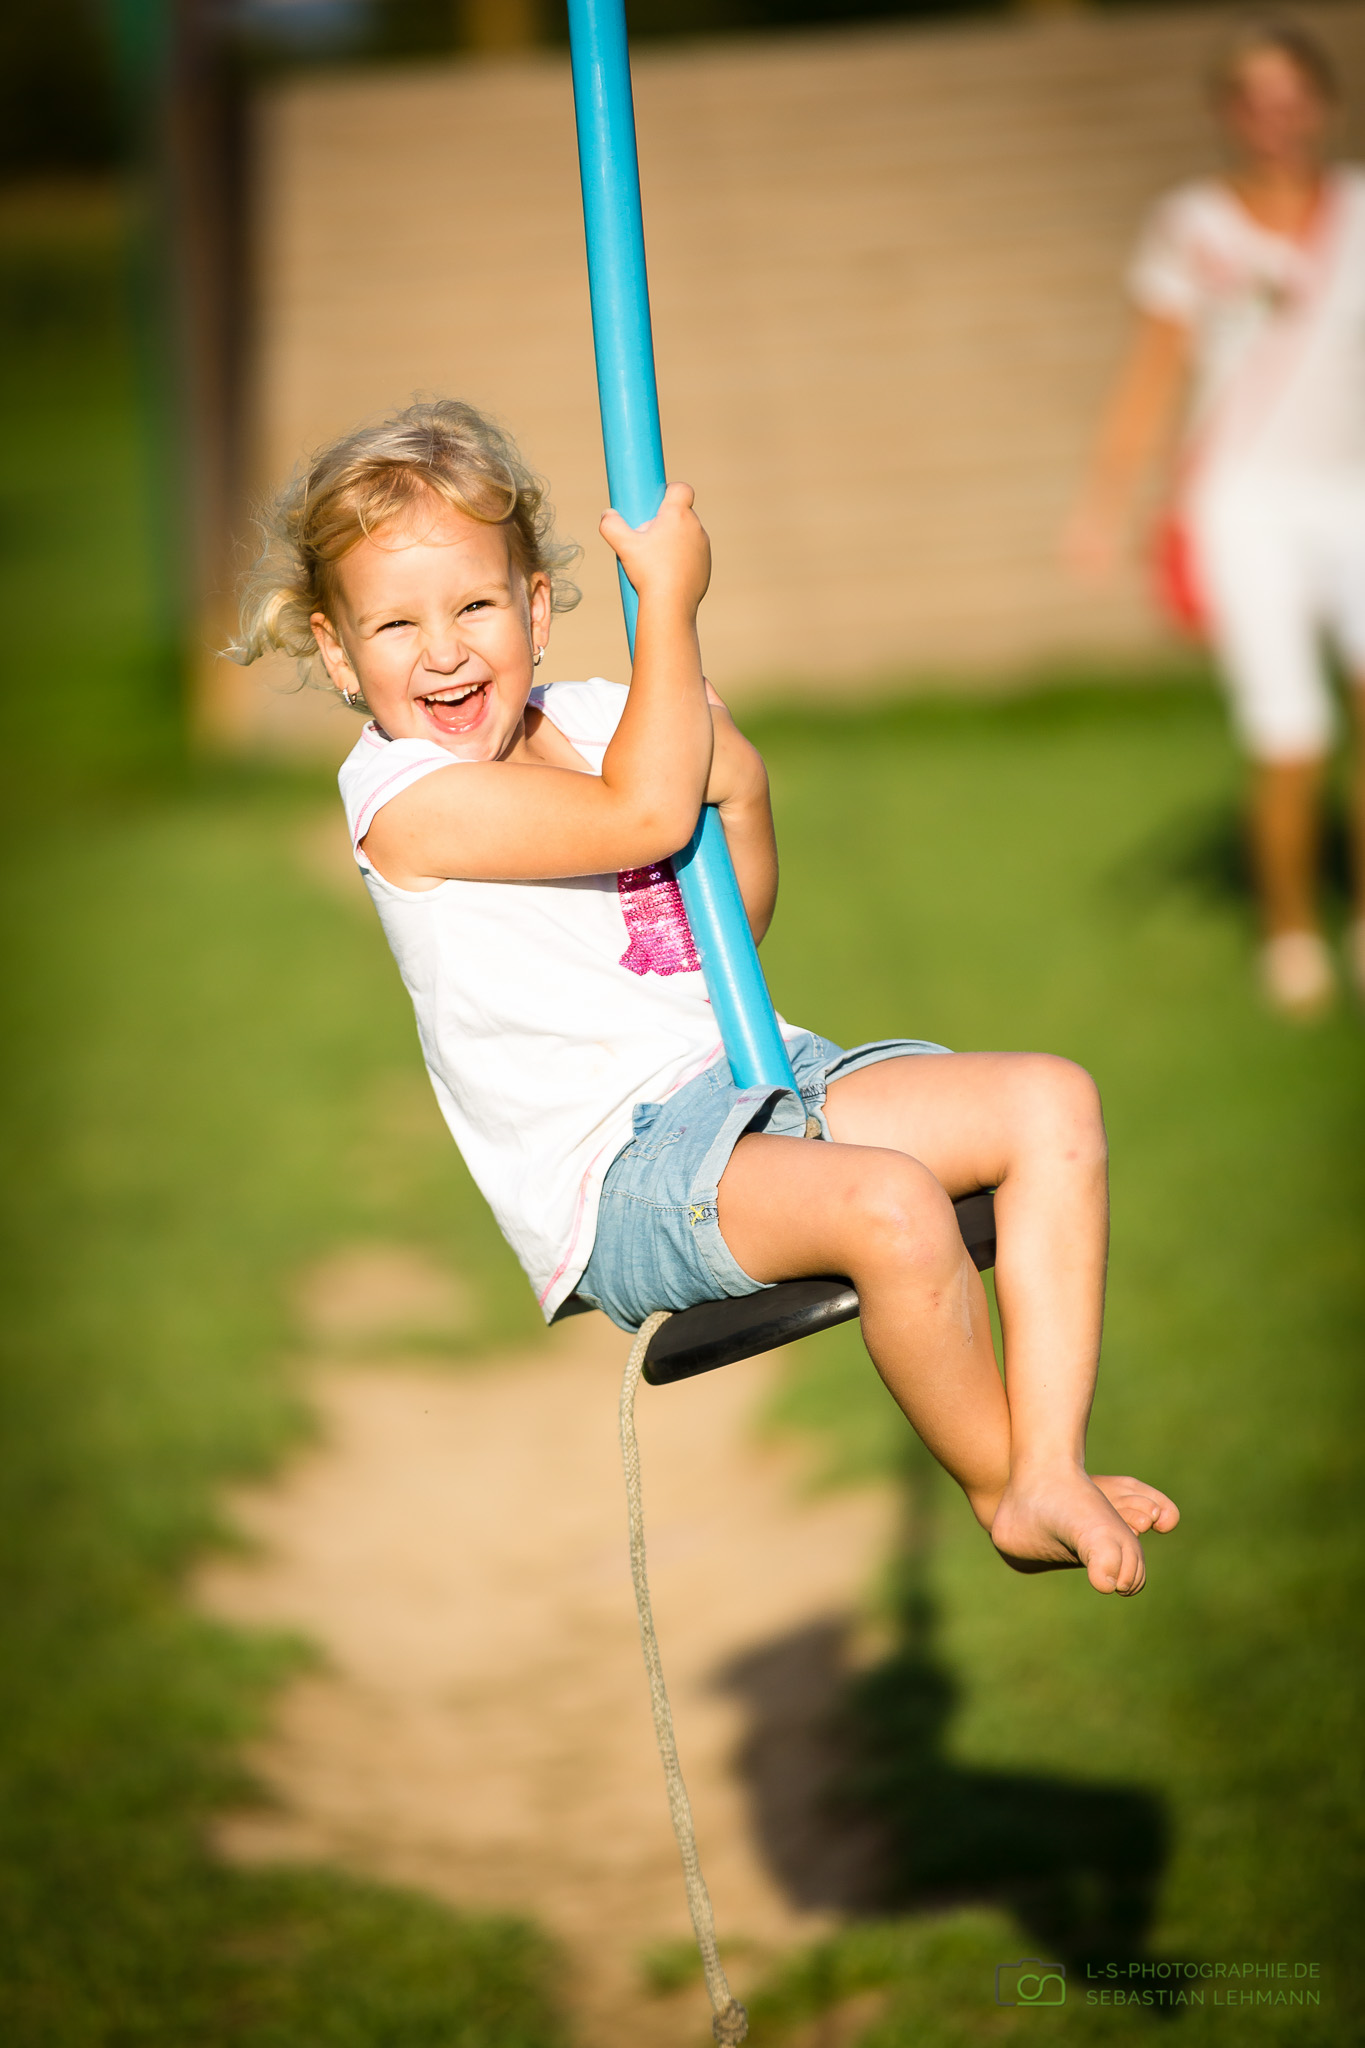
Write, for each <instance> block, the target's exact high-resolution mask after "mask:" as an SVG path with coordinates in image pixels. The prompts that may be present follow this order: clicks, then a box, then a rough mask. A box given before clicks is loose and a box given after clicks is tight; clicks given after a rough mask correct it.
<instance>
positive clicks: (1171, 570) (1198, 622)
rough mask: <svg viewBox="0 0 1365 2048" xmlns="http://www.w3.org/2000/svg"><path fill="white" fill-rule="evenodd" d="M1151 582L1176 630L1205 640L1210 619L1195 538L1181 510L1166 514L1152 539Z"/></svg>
mask: <svg viewBox="0 0 1365 2048" xmlns="http://www.w3.org/2000/svg"><path fill="white" fill-rule="evenodd" d="M1152 580H1153V582H1154V583H1155V585H1156V596H1157V602H1158V603H1159V604H1160V606H1161V609H1162V611H1163V612H1164V613H1165V614H1166V617H1167V618H1168V619H1169V620H1170V621H1171V624H1172V625H1173V626H1177V627H1179V629H1180V631H1181V632H1182V633H1186V634H1188V635H1189V637H1190V638H1191V639H1193V640H1202V639H1203V638H1204V637H1205V634H1206V633H1207V630H1208V623H1209V615H1208V610H1207V608H1206V606H1205V603H1204V593H1203V591H1202V590H1201V589H1200V585H1199V564H1198V561H1197V559H1196V556H1195V549H1194V538H1193V535H1192V534H1191V532H1190V529H1189V526H1188V525H1187V524H1186V522H1185V519H1184V518H1183V516H1182V515H1181V513H1180V511H1179V509H1178V508H1176V509H1173V510H1171V511H1169V512H1167V513H1166V514H1165V515H1164V517H1163V518H1162V519H1161V520H1160V521H1159V522H1158V525H1157V528H1156V531H1155V533H1154V534H1153V535H1152Z"/></svg>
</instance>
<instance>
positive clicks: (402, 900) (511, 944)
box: [338, 676, 794, 1321]
mask: <svg viewBox="0 0 1365 2048" xmlns="http://www.w3.org/2000/svg"><path fill="white" fill-rule="evenodd" d="M626 694H627V693H626V690H625V688H624V686H623V685H621V684H620V683H609V682H606V681H604V680H603V679H602V678H601V677H600V676H598V677H594V678H593V679H592V680H591V681H589V682H584V683H551V684H549V685H547V686H543V687H540V688H537V689H535V690H533V691H532V693H531V700H530V701H531V703H532V704H533V705H536V706H538V707H539V708H540V709H541V710H542V711H543V712H544V714H545V716H546V717H547V718H549V719H550V720H551V722H552V723H553V724H554V725H555V726H557V727H558V729H559V730H560V732H562V733H563V734H564V737H565V738H566V739H567V740H568V741H569V742H570V744H571V745H572V746H573V747H574V749H575V750H576V751H577V752H578V753H579V754H581V755H582V757H583V759H584V761H585V762H586V763H587V765H588V767H589V768H591V769H592V771H593V772H594V773H595V774H600V773H601V770H602V756H603V754H604V753H605V752H606V748H607V743H608V741H609V740H610V739H611V736H612V734H613V733H614V732H615V730H616V727H617V724H618V722H619V720H620V717H621V713H622V711H623V710H624V708H625V702H626ZM460 765H461V764H460V763H459V762H458V761H457V760H456V759H455V758H454V756H453V755H451V754H448V753H447V752H446V751H445V749H444V748H443V747H440V746H438V745H437V744H436V742H435V741H434V740H416V739H399V740H393V739H389V738H388V737H387V736H386V735H385V734H384V733H383V732H382V731H380V730H379V728H378V727H377V726H375V725H374V724H369V725H367V726H366V727H365V729H364V731H363V732H362V733H361V735H360V738H359V740H358V741H357V743H356V745H355V747H354V748H353V750H352V752H351V753H350V754H349V755H348V757H347V759H346V761H345V762H344V763H343V765H342V768H341V772H340V775H339V776H338V781H339V783H340V786H341V796H342V801H343V803H344V804H345V806H346V818H347V822H348V824H349V826H350V829H351V844H352V846H353V847H354V849H355V856H356V860H357V861H358V862H359V864H360V869H361V873H362V874H363V876H364V878H365V886H366V888H367V889H368V890H369V892H370V896H371V898H372V899H373V902H374V906H375V908H376V910H377V911H378V912H379V919H380V922H381V924H382V925H383V927H384V932H385V936H386V937H387V939H388V942H389V945H390V946H391V947H392V949H393V956H394V959H395V960H396V961H397V962H398V969H399V972H400V973H401V975H402V977H403V981H404V984H405V985H406V987H407V991H408V994H409V995H410V996H411V997H412V1006H413V1009H414V1010H415V1012H416V1014H417V1035H418V1037H419V1039H420V1041H421V1046H422V1056H423V1058H424V1059H425V1061H426V1067H427V1072H428V1074H430V1076H431V1085H432V1087H433V1088H434V1089H435V1091H436V1100H437V1102H438V1103H439V1104H440V1107H441V1113H442V1115H443V1116H444V1117H445V1120H446V1122H447V1124H448V1125H449V1126H450V1131H451V1135H452V1137H453V1138H454V1140H455V1143H456V1144H457V1145H458V1146H459V1148H460V1152H461V1154H462V1155H463V1158H464V1161H465V1164H466V1165H467V1166H468V1168H469V1171H470V1173H471V1174H472V1175H473V1177H474V1179H475V1181H476V1182H477V1184H478V1186H479V1189H480V1190H481V1192H482V1194H483V1196H484V1198H485V1200H486V1201H487V1202H488V1205H489V1207H490V1208H491V1209H492V1211H493V1214H494V1216H495V1217H496V1218H497V1222H498V1225H499V1228H500V1229H501V1230H502V1233H503V1235H504V1236H505V1237H506V1239H507V1241H508V1243H509V1244H510V1245H511V1247H512V1249H513V1251H514V1252H515V1253H516V1255H517V1257H518V1258H519V1259H520V1261H521V1263H522V1265H523V1266H524V1268H525V1269H526V1273H527V1276H528V1278H529V1279H530V1282H531V1285H532V1286H533V1287H534V1289H535V1291H536V1296H537V1299H538V1300H539V1302H540V1305H541V1308H542V1309H543V1310H544V1313H545V1316H546V1320H547V1321H548V1320H549V1318H550V1317H551V1316H552V1315H553V1314H554V1312H555V1310H556V1309H557V1308H558V1307H559V1306H560V1305H561V1303H562V1302H563V1301H564V1300H565V1299H566V1298H567V1296H569V1295H570V1294H572V1292H573V1290H574V1287H575V1285H576V1284H577V1282H578V1279H579V1276H580V1274H581V1273H582V1271H583V1268H584V1267H585V1266H586V1264H587V1262H588V1258H589V1256H590V1254H591V1251H592V1244H593V1236H594V1232H595V1229H596V1223H597V1205H598V1201H599V1198H600V1196H601V1192H602V1182H603V1179H604V1178H605V1175H606V1172H607V1168H608V1167H609V1166H610V1165H611V1162H612V1160H613V1159H614V1158H615V1157H616V1154H617V1153H618V1152H619V1151H620V1150H621V1147H622V1146H623V1145H626V1144H628V1143H629V1142H630V1137H631V1131H632V1112H633V1110H634V1107H635V1105H636V1103H638V1102H659V1101H662V1100H663V1098H664V1097H665V1096H667V1095H669V1094H671V1093H672V1092H673V1090H674V1089H676V1088H679V1087H681V1086H682V1084H683V1083H684V1082H685V1081H690V1080H691V1079H692V1078H693V1076H694V1075H696V1074H699V1073H701V1072H702V1071H703V1069H704V1068H706V1067H708V1066H709V1065H710V1064H711V1062H712V1061H713V1060H714V1059H716V1058H717V1056H718V1055H719V1054H720V1052H721V1043H720V1034H719V1032H718V1031H717V1029H716V1023H715V1018H714V1016H713V1014H712V1011H711V1005H710V1002H709V1001H708V999H707V995H706V985H705V983H704V981H703V979H702V975H701V969H700V966H699V963H698V960H697V956H696V952H695V950H694V948H693V944H692V936H691V933H690V932H689V930H688V927H687V920H686V916H685V914H684V912H683V907H682V898H681V896H680V895H679V892H678V885H677V882H676V881H675V880H674V879H673V871H672V868H671V867H670V865H669V863H668V862H667V861H664V862H661V863H659V864H657V865H656V866H654V867H650V868H637V869H633V870H630V871H628V872H626V873H624V874H614V875H578V876H573V877H571V878H569V879H568V880H565V881H554V882H469V881H446V882H442V883H441V884H440V885H439V887H437V888H435V889H426V890H414V889H399V888H395V886H394V885H393V883H392V882H388V881H386V880H385V879H384V877H383V876H382V875H380V874H378V873H377V872H376V870H375V869H374V868H373V867H372V866H371V865H370V863H369V862H368V861H367V860H366V858H365V854H364V851H363V849H362V848H361V845H360V841H361V840H362V839H363V838H364V837H365V835H366V833H367V832H368V831H369V829H370V826H371V825H372V824H373V822H374V818H375V814H376V812H377V811H379V810H380V809H381V808H382V806H383V805H384V804H386V803H390V802H391V801H392V800H393V798H394V797H396V796H398V795H399V794H400V793H401V792H402V791H403V790H405V789H410V788H411V787H412V785H413V783H415V782H418V781H420V780H421V778H422V776H424V775H431V774H434V773H435V772H436V770H437V769H441V768H452V767H456V768H457V767H459V766H460ZM782 1028H783V1030H784V1032H786V1033H787V1034H788V1035H794V1027H793V1026H791V1025H786V1024H784V1025H783V1027H782Z"/></svg>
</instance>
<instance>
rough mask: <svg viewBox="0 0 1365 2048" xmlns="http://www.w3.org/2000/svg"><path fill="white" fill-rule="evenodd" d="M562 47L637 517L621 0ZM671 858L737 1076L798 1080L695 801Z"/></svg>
mask: <svg viewBox="0 0 1365 2048" xmlns="http://www.w3.org/2000/svg"><path fill="white" fill-rule="evenodd" d="M569 47H570V50H571V52H572V57H573V89H574V110H575V113H576V116H577V121H578V167H579V173H580V176H581V178H582V181H583V226H584V232H585V235H586V238H587V244H588V283H589V288H590V290H591V295H592V333H593V344H594V347H595V350H596V354H597V395H598V400H599V403H600V405H601V410H602V441H603V446H604V447H605V450H606V457H607V488H608V490H609V491H610V493H611V502H612V504H613V505H614V506H615V507H616V510H617V511H618V512H619V513H620V514H621V516H622V518H624V519H627V520H629V522H630V524H631V525H632V526H642V525H643V524H644V522H645V520H646V519H652V518H653V517H654V514H655V513H656V512H657V511H658V509H659V506H660V504H661V503H662V501H663V495H664V487H665V482H666V478H665V472H664V450H663V440H662V437H661V435H660V431H659V395H658V389H657V386H656V384H655V380H654V338H653V335H652V333H651V331H650V324H649V278H648V275H647V272H646V269H645V234H644V223H643V220H642V218H641V213H640V169H639V163H638V161H637V158H636V153H635V106H634V102H633V100H632V97H631V90H630V51H629V47H628V45H627V41H626V13H625V5H624V0H569ZM621 603H622V606H623V607H624V610H625V615H626V634H627V637H628V638H629V640H630V645H631V652H632V654H633V653H634V650H635V619H636V614H637V611H638V609H639V606H638V601H637V599H636V595H635V592H634V590H633V589H632V588H631V586H630V583H629V581H628V580H627V578H626V575H625V573H624V571H622V573H621ZM673 865H674V869H675V872H676V873H677V877H678V886H679V888H680V889H681V890H682V898H683V903H684V905H685V907H686V910H687V919H688V923H689V924H690V925H691V927H692V937H693V940H694V941H695V944H696V948H697V953H698V956H699V958H700V960H701V964H702V972H703V973H704V974H705V976H706V989H707V994H708V995H709V996H710V998H711V1006H712V1008H713V1010H714V1011H715V1014H716V1023H717V1024H718V1026H719V1028H720V1035H721V1039H722V1042H723V1043H724V1046H725V1054H726V1058H727V1059H728V1060H729V1062H730V1072H731V1074H732V1076H733V1078H734V1081H735V1083H736V1085H737V1086H738V1087H740V1088H754V1087H765V1086H766V1087H773V1088H795V1086H796V1082H795V1080H794V1078H793V1076H792V1068H791V1061H790V1060H789V1059H788V1057H787V1049H786V1047H785V1045H784V1044H783V1042H782V1034H781V1032H780V1031H779V1030H778V1028H777V1019H776V1017H775V1016H774V1014H773V1006H772V1001H771V998H770V997H769V995H768V988H767V984H766V982H765V981H764V979H763V970H762V968H761V967H760V966H759V964H758V952H757V949H756V947H755V945H754V941H753V934H752V933H751V932H750V930H749V922H748V919H747V918H746V916H745V914H744V904H743V900H742V898H741V897H740V893H739V884H738V883H737V882H736V880H735V871H734V868H733V867H732V865H731V862H730V853H729V849H728V847H727V846H726V844H725V831H724V828H723V827H722V825H721V822H720V817H719V814H718V813H717V812H716V811H715V810H713V809H711V808H710V807H709V806H708V807H703V810H702V814H701V818H700V820H699V821H698V825H697V829H696V831H695V833H694V834H693V836H692V840H691V842H690V844H689V845H688V846H687V848H686V849H685V850H684V851H683V852H682V853H681V854H679V855H678V857H677V858H676V860H675V861H674V864H673Z"/></svg>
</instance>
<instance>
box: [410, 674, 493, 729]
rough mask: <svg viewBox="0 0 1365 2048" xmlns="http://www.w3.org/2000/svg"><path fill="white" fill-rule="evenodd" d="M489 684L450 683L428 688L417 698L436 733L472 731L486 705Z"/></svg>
mask: <svg viewBox="0 0 1365 2048" xmlns="http://www.w3.org/2000/svg"><path fill="white" fill-rule="evenodd" d="M491 688H492V685H491V683H490V682H489V681H488V680H486V679H485V681H483V682H481V683H451V684H450V685H449V686H448V687H447V688H446V689H444V690H430V691H428V692H427V693H426V695H425V696H422V697H419V698H418V700H417V701H418V703H419V704H420V705H421V707H422V709H423V711H424V712H425V713H426V716H427V718H428V719H429V720H430V721H431V723H432V724H433V725H434V726H435V727H436V730H437V731H438V732H443V733H465V732H472V731H473V729H474V727H475V726H476V725H477V724H478V723H479V721H480V720H481V719H482V717H483V714H484V710H485V708H486V706H487V704H488V698H489V692H490V690H491Z"/></svg>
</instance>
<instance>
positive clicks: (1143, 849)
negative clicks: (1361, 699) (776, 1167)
mask: <svg viewBox="0 0 1365 2048" xmlns="http://www.w3.org/2000/svg"><path fill="white" fill-rule="evenodd" d="M1319 875H1320V882H1321V888H1322V893H1323V895H1324V897H1325V899H1326V901H1327V902H1328V903H1329V904H1331V905H1344V904H1346V903H1349V901H1350V898H1351V840H1350V830H1349V826H1348V823H1347V819H1346V812H1345V808H1344V806H1343V805H1342V803H1341V801H1340V800H1339V798H1338V797H1336V796H1335V795H1331V796H1329V798H1328V801H1327V808H1326V814H1325V816H1324V818H1323V835H1322V849H1321V854H1320V858H1319ZM1107 881H1108V886H1109V888H1110V890H1111V891H1113V892H1114V893H1115V894H1117V895H1118V896H1120V897H1121V898H1122V899H1123V900H1124V901H1125V902H1126V903H1128V904H1129V905H1132V906H1134V907H1147V906H1150V905H1152V904H1154V903H1155V902H1157V901H1158V900H1160V899H1161V898H1163V897H1166V896H1171V895H1182V896H1187V897H1193V898H1194V899H1195V900H1196V901H1197V902H1199V903H1202V904H1205V905H1207V906H1209V907H1210V908H1213V909H1218V908H1224V907H1226V906H1228V905H1235V906H1237V907H1239V908H1243V907H1245V908H1250V906H1251V905H1252V904H1253V903H1254V902H1255V890H1254V888H1253V885H1252V877H1251V861H1250V857H1249V854H1248V849H1247V839H1246V828H1245V825H1244V823H1243V819H1242V814H1241V811H1240V810H1239V808H1238V806H1237V804H1236V802H1235V801H1234V800H1233V799H1231V798H1227V797H1223V798H1217V799H1214V800H1213V801H1211V802H1207V803H1201V804H1196V805H1194V806H1192V807H1191V808H1189V809H1187V810H1183V811H1179V812H1177V813H1176V814H1175V815H1173V816H1171V817H1168V818H1165V819H1163V821H1162V823H1161V824H1160V826H1159V827H1158V828H1157V830H1156V831H1154V832H1152V833H1149V834H1148V835H1147V836H1146V837H1145V838H1143V839H1142V840H1141V841H1140V842H1139V843H1138V844H1137V845H1136V846H1134V847H1132V848H1130V850H1129V851H1128V852H1127V853H1126V854H1124V856H1123V858H1122V859H1121V860H1120V861H1118V862H1116V863H1115V865H1114V866H1113V868H1111V870H1110V872H1109V875H1108V877H1107Z"/></svg>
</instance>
